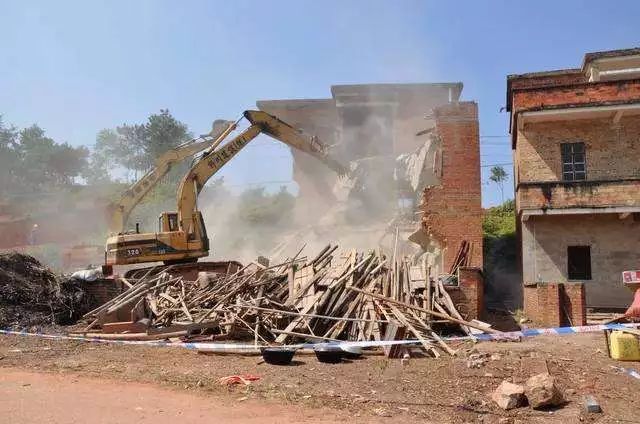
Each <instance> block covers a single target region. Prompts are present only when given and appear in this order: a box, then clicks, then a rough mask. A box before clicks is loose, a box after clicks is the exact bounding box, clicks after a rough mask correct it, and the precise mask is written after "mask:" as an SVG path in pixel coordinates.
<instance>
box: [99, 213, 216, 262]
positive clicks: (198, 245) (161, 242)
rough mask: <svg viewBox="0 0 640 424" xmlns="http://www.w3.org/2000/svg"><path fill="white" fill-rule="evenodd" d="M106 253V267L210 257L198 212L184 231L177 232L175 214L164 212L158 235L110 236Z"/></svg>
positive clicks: (186, 260) (177, 221) (206, 238)
mask: <svg viewBox="0 0 640 424" xmlns="http://www.w3.org/2000/svg"><path fill="white" fill-rule="evenodd" d="M105 250H106V252H105V256H106V264H107V265H129V264H136V263H145V262H160V261H161V262H164V263H166V264H174V263H179V262H193V261H196V260H198V258H201V257H204V256H208V255H209V238H208V237H207V229H206V227H205V225H204V220H203V219H202V213H201V212H200V211H194V212H193V215H192V225H190V226H189V229H187V230H186V231H184V230H182V229H180V222H179V215H178V213H177V212H163V213H162V214H161V215H160V216H159V217H158V232H156V233H135V234H118V235H115V236H111V237H109V238H108V239H107V245H106V249H105Z"/></svg>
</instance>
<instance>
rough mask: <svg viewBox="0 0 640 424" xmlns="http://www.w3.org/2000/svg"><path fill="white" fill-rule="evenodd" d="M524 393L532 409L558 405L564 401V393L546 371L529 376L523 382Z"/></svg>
mask: <svg viewBox="0 0 640 424" xmlns="http://www.w3.org/2000/svg"><path fill="white" fill-rule="evenodd" d="M525 395H526V396H527V399H528V400H529V405H531V407H532V408H533V409H540V408H545V407H550V406H558V405H561V404H562V403H563V402H564V395H563V394H562V391H561V390H560V388H558V386H557V384H556V379H555V377H553V376H552V375H550V374H548V373H541V374H537V375H534V376H533V377H531V378H529V379H528V380H527V382H526V383H525Z"/></svg>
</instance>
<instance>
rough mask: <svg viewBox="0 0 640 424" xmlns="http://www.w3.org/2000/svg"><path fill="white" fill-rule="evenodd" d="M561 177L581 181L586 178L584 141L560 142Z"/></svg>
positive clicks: (566, 179) (565, 179)
mask: <svg viewBox="0 0 640 424" xmlns="http://www.w3.org/2000/svg"><path fill="white" fill-rule="evenodd" d="M560 148H561V150H562V179H563V180H564V181H581V180H586V179H587V163H586V158H585V149H584V143H562V144H560Z"/></svg>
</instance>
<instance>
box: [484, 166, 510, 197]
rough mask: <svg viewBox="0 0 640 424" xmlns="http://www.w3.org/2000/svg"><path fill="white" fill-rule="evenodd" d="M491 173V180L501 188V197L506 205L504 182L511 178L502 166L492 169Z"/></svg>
mask: <svg viewBox="0 0 640 424" xmlns="http://www.w3.org/2000/svg"><path fill="white" fill-rule="evenodd" d="M490 172H491V175H490V176H489V179H490V180H491V181H493V182H494V183H496V184H497V185H498V187H500V196H501V200H502V203H504V182H505V181H506V180H507V178H508V177H509V176H508V175H507V172H506V171H505V170H504V168H503V167H501V166H494V167H492V168H491V171H490Z"/></svg>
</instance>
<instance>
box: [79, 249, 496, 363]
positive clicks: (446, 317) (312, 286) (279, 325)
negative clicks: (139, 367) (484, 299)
mask: <svg viewBox="0 0 640 424" xmlns="http://www.w3.org/2000/svg"><path fill="white" fill-rule="evenodd" d="M301 255H302V250H301V251H300V252H298V254H297V255H295V256H294V257H293V258H290V259H288V260H286V261H284V262H283V263H279V264H276V265H268V264H267V263H266V261H265V260H259V261H255V262H252V263H250V264H249V265H247V266H244V267H242V268H241V269H239V270H238V271H237V272H233V273H200V274H199V276H198V278H197V280H194V281H188V280H185V279H184V278H183V277H182V276H180V275H175V276H174V275H172V274H171V267H169V268H163V269H162V270H161V272H158V270H156V271H155V272H156V273H154V270H153V269H152V270H150V271H148V272H147V274H146V275H144V276H143V277H142V278H139V279H136V280H133V279H130V280H126V279H125V280H123V281H124V282H125V283H126V284H127V285H128V286H129V288H128V289H127V290H125V291H124V292H123V293H121V294H120V295H118V296H117V297H115V298H113V299H111V300H110V301H108V302H106V303H105V304H103V305H101V306H100V307H98V308H96V309H94V310H92V311H90V312H88V313H87V314H85V316H84V318H86V319H87V322H88V324H87V325H86V326H85V327H84V329H83V331H82V333H83V334H85V335H87V336H93V337H101V338H107V339H117V340H154V339H171V338H183V339H185V338H188V340H191V341H206V340H251V339H252V340H253V341H254V343H255V344H256V345H258V344H259V345H262V346H265V345H285V344H289V343H294V342H296V341H300V340H302V341H314V342H322V341H338V340H348V341H370V340H403V339H405V338H406V339H417V340H418V341H419V342H420V344H421V346H422V348H424V350H425V351H426V352H428V353H429V354H430V355H432V356H435V357H438V356H440V355H441V354H442V353H443V352H444V353H446V354H450V355H454V354H455V353H456V351H455V350H454V349H453V348H451V347H450V346H448V345H447V343H445V342H444V341H443V340H442V338H441V337H440V335H439V334H438V333H439V332H442V331H447V332H463V333H465V334H468V335H471V334H472V331H471V329H474V331H475V330H478V331H482V332H495V330H492V329H490V328H488V327H487V326H486V325H484V324H483V323H480V324H479V323H478V322H477V321H474V322H470V321H466V320H465V319H463V317H462V316H461V315H460V313H459V312H458V310H457V309H456V307H455V305H454V303H453V301H452V300H451V297H450V296H449V294H448V293H447V290H446V288H445V284H444V283H445V282H446V283H449V284H451V283H452V282H453V283H455V282H456V279H455V278H452V276H445V277H443V278H439V279H437V280H433V279H428V278H425V275H426V274H427V272H426V269H425V266H424V264H423V265H422V266H421V269H422V273H421V275H422V277H421V278H422V279H421V280H420V279H419V278H418V279H416V278H415V277H413V278H412V277H411V275H410V274H412V273H411V272H410V270H411V269H412V268H415V266H416V265H415V264H414V258H413V257H403V258H395V259H393V258H392V259H389V258H387V257H385V256H384V255H383V254H382V253H381V252H376V251H371V252H359V251H356V250H350V251H346V252H339V251H338V246H337V245H336V246H331V245H329V246H326V247H325V248H324V249H322V250H321V251H320V252H319V253H318V254H317V255H315V256H313V257H311V258H310V259H309V258H307V257H306V256H301ZM418 268H420V266H419V267H418ZM404 352H405V351H404V348H403V347H400V346H393V347H389V348H386V350H385V353H386V354H387V356H390V357H398V356H401V355H402V354H403V353H404Z"/></svg>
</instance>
